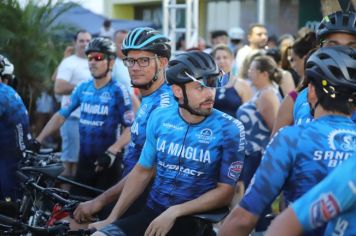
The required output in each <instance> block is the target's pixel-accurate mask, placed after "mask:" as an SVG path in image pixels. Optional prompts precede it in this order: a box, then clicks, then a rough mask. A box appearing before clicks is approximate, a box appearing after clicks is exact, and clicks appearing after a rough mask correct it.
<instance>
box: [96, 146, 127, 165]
mask: <svg viewBox="0 0 356 236" xmlns="http://www.w3.org/2000/svg"><path fill="white" fill-rule="evenodd" d="M117 157H119V158H121V152H118V153H117V154H116V155H115V154H114V153H112V152H110V151H109V150H106V152H105V153H103V154H102V155H100V156H99V157H98V159H97V160H96V162H95V165H97V167H101V168H104V169H106V168H110V167H111V166H112V165H113V164H114V162H115V159H116V158H117Z"/></svg>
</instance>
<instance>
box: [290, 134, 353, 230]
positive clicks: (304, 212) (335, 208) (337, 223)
mask: <svg viewBox="0 0 356 236" xmlns="http://www.w3.org/2000/svg"><path fill="white" fill-rule="evenodd" d="M352 141H353V142H354V148H355V145H356V139H355V138H354V139H353V140H352ZM355 170H356V156H354V157H353V158H350V159H349V160H347V161H345V163H343V164H342V165H340V166H339V167H337V168H336V169H335V170H334V171H333V172H332V173H331V174H330V175H328V176H327V177H326V178H325V179H324V180H323V181H322V182H321V183H320V184H318V185H317V186H315V187H314V188H313V189H312V190H310V191H309V192H308V193H306V194H305V195H304V196H303V197H301V198H300V199H298V200H297V201H296V202H295V203H293V205H292V208H293V210H294V212H295V214H296V216H297V218H298V221H299V223H300V224H301V226H302V227H303V229H304V230H305V231H308V230H311V229H314V228H317V227H319V226H321V225H323V224H325V223H326V222H328V221H330V222H329V224H328V226H327V228H326V231H325V235H355V234H356V224H355V222H356V175H355Z"/></svg>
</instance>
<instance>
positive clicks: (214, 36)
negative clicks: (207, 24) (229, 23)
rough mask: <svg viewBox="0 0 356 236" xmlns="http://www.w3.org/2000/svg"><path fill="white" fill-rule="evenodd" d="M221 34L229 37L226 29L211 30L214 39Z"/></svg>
mask: <svg viewBox="0 0 356 236" xmlns="http://www.w3.org/2000/svg"><path fill="white" fill-rule="evenodd" d="M220 36H226V37H228V34H227V32H226V31H225V30H214V31H212V32H211V38H212V39H215V38H217V37H220Z"/></svg>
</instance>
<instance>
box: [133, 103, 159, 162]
mask: <svg viewBox="0 0 356 236" xmlns="http://www.w3.org/2000/svg"><path fill="white" fill-rule="evenodd" d="M156 112H157V110H155V111H153V112H152V113H151V115H150V117H149V119H148V122H147V127H146V141H145V144H144V145H143V149H142V152H141V156H140V159H139V160H138V163H139V164H140V165H141V166H143V167H145V168H152V167H153V166H154V165H155V163H156V151H157V150H156V143H157V138H156V134H155V130H156V127H155V126H156V124H157V123H158V122H157V121H156V119H155V118H154V117H155V113H156ZM156 116H157V114H156Z"/></svg>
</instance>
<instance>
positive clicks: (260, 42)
mask: <svg viewBox="0 0 356 236" xmlns="http://www.w3.org/2000/svg"><path fill="white" fill-rule="evenodd" d="M247 40H248V43H249V45H245V46H243V47H242V48H241V49H240V50H239V51H238V52H237V55H236V60H235V63H236V68H237V73H238V75H239V77H240V78H243V77H242V74H241V68H242V65H243V64H244V61H245V58H246V57H247V55H249V54H250V53H251V52H252V51H254V50H261V49H265V47H266V46H267V40H268V33H267V28H266V27H265V26H264V25H262V24H252V25H250V27H249V30H248V33H247Z"/></svg>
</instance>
